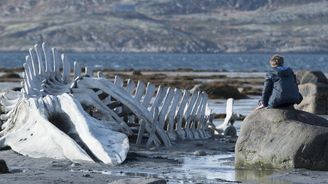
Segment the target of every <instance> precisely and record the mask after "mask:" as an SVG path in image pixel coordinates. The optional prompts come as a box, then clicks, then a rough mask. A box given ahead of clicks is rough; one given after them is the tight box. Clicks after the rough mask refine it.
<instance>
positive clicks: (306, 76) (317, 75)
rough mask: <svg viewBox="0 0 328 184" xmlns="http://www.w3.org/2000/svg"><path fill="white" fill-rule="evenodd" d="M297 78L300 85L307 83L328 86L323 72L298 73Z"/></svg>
mask: <svg viewBox="0 0 328 184" xmlns="http://www.w3.org/2000/svg"><path fill="white" fill-rule="evenodd" d="M296 77H297V79H298V81H299V83H300V84H307V83H315V84H317V83H323V84H327V83H328V80H327V78H326V76H325V74H324V73H323V72H321V71H299V72H297V73H296Z"/></svg>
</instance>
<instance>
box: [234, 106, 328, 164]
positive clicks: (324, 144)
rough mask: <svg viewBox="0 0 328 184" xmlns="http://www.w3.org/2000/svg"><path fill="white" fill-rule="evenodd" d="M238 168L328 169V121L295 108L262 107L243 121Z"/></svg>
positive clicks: (236, 148)
mask: <svg viewBox="0 0 328 184" xmlns="http://www.w3.org/2000/svg"><path fill="white" fill-rule="evenodd" d="M235 153H236V158H235V165H236V167H238V168H262V169H273V168H277V169H290V168H306V169H312V170H328V121H327V120H326V119H324V118H321V117H319V116H316V115H314V114H311V113H308V112H304V111H299V110H295V109H261V110H257V111H254V112H252V113H251V114H250V115H249V116H247V117H246V119H245V120H244V121H243V123H242V126H241V131H240V135H239V137H238V140H237V143H236V147H235Z"/></svg>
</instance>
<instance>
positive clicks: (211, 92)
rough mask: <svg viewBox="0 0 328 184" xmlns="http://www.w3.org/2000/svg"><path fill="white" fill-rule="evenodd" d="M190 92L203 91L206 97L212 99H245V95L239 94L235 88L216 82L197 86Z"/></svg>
mask: <svg viewBox="0 0 328 184" xmlns="http://www.w3.org/2000/svg"><path fill="white" fill-rule="evenodd" d="M192 90H200V91H205V92H206V93H207V94H208V97H209V98H212V99H218V98H224V99H227V98H234V99H242V98H247V95H245V94H242V93H240V92H239V91H238V89H237V88H236V87H233V86H229V85H227V84H221V83H216V82H213V83H203V84H199V85H196V86H195V87H194V88H193V89H192Z"/></svg>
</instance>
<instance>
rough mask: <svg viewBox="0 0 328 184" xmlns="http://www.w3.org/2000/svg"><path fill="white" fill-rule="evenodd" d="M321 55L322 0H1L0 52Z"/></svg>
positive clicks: (327, 16) (327, 12) (327, 27)
mask: <svg viewBox="0 0 328 184" xmlns="http://www.w3.org/2000/svg"><path fill="white" fill-rule="evenodd" d="M42 41H46V42H48V43H49V44H50V45H51V46H55V47H59V48H61V49H64V50H73V51H81V52H82V51H83V52H85V51H106V52H183V53H186V52H193V53H217V52H232V53H233V52H327V51H328V1H326V0H154V1H151V0H69V1H67V0H56V1H54V0H1V1H0V51H17V50H26V49H27V48H29V47H30V46H31V45H32V44H34V43H38V42H42Z"/></svg>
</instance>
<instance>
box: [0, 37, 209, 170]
mask: <svg viewBox="0 0 328 184" xmlns="http://www.w3.org/2000/svg"><path fill="white" fill-rule="evenodd" d="M23 66H24V80H23V82H22V87H23V88H22V90H21V91H20V92H15V91H8V92H6V93H4V94H2V95H1V97H0V105H1V110H2V114H1V116H0V120H1V123H0V125H1V131H0V147H5V146H10V147H11V148H12V149H13V150H14V151H16V152H18V153H21V154H23V155H28V156H31V157H51V158H58V159H70V160H86V161H97V162H103V163H106V164H110V165H117V164H120V163H122V162H123V161H124V160H125V158H126V155H127V152H128V150H129V140H128V138H130V142H131V141H135V143H136V144H137V145H140V146H141V145H146V146H147V147H150V146H160V145H165V146H171V145H172V142H174V141H176V140H178V139H182V140H185V139H189V140H192V139H207V138H210V137H211V136H212V134H211V133H210V132H211V131H209V127H208V123H209V122H210V121H211V116H210V114H211V110H210V109H209V107H208V103H207V101H208V97H207V95H206V93H204V92H200V91H195V92H193V93H191V92H190V91H188V90H180V89H176V88H170V87H164V86H159V87H157V88H156V87H155V86H154V85H153V84H151V83H147V84H145V83H144V82H142V81H137V83H135V82H134V81H132V80H131V79H128V80H123V79H121V78H120V77H119V76H115V78H114V79H113V80H109V79H106V78H105V77H104V75H103V74H102V73H101V72H98V73H95V72H94V71H93V69H92V67H85V68H82V67H81V65H80V64H79V63H78V62H74V66H73V67H71V65H70V62H68V60H67V58H66V57H65V55H63V54H59V52H58V51H57V50H56V49H54V48H52V49H50V48H49V47H48V46H47V44H45V43H43V44H42V45H41V46H40V45H35V46H34V47H33V48H31V49H30V50H29V55H28V56H26V62H25V63H24V65H23ZM83 70H84V72H83Z"/></svg>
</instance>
